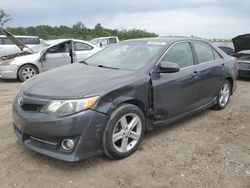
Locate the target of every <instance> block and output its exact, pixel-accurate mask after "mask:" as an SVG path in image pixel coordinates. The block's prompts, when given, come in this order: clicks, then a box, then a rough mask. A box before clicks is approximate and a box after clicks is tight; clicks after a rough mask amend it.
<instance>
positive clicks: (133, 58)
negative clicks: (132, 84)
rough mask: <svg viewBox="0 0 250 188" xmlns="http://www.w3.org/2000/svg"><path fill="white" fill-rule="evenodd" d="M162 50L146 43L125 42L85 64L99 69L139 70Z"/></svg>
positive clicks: (160, 46) (104, 51)
mask: <svg viewBox="0 0 250 188" xmlns="http://www.w3.org/2000/svg"><path fill="white" fill-rule="evenodd" d="M161 48H162V45H153V44H151V43H146V42H141V41H140V42H138V41H137V42H131V41H130V42H123V43H120V44H117V45H113V46H111V47H109V48H106V49H104V50H102V51H100V52H99V53H97V54H95V55H93V56H91V57H90V58H88V59H87V60H85V61H84V62H83V63H86V64H88V65H95V66H99V67H106V68H114V69H125V70H138V69H140V68H142V67H143V66H145V65H146V64H147V63H149V62H150V60H151V59H152V58H153V57H154V56H155V55H156V54H157V52H158V51H159V50H160V49H161Z"/></svg>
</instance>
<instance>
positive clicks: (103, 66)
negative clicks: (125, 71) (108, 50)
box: [97, 65, 118, 70]
mask: <svg viewBox="0 0 250 188" xmlns="http://www.w3.org/2000/svg"><path fill="white" fill-rule="evenodd" d="M97 67H102V68H107V69H115V70H118V68H115V67H108V66H105V65H97Z"/></svg>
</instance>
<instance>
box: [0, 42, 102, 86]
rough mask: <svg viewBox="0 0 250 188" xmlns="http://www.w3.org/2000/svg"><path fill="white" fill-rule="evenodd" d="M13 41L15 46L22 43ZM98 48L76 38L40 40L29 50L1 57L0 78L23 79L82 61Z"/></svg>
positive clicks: (98, 49)
mask: <svg viewBox="0 0 250 188" xmlns="http://www.w3.org/2000/svg"><path fill="white" fill-rule="evenodd" d="M12 39H13V38H12ZM13 42H15V43H16V44H17V46H20V44H21V45H24V44H23V43H20V41H18V40H14V41H13ZM27 48H28V47H27ZM100 50H101V48H98V47H96V46H94V45H92V44H90V43H89V42H86V41H82V40H76V39H58V40H50V41H46V42H42V43H40V44H38V45H37V46H34V47H32V48H30V49H29V50H28V49H27V50H24V51H22V52H21V53H17V54H12V55H8V56H4V57H2V58H1V59H0V78H3V79H17V78H18V79H20V80H21V81H25V80H27V79H29V78H31V77H33V76H35V75H36V74H38V73H41V72H44V71H47V70H50V69H53V68H56V67H59V66H63V65H67V64H71V63H75V62H80V61H83V60H85V59H86V58H88V57H89V56H91V55H93V54H95V53H96V52H98V51H100Z"/></svg>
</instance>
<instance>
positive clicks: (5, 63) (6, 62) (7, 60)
mask: <svg viewBox="0 0 250 188" xmlns="http://www.w3.org/2000/svg"><path fill="white" fill-rule="evenodd" d="M13 60H14V59H6V60H1V61H0V65H9V64H10V63H11V62H12V61H13Z"/></svg>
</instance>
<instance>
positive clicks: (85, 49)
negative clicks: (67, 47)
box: [73, 41, 94, 62]
mask: <svg viewBox="0 0 250 188" xmlns="http://www.w3.org/2000/svg"><path fill="white" fill-rule="evenodd" d="M73 43H74V52H75V55H76V61H77V62H80V61H83V60H85V59H87V58H88V57H89V56H91V55H92V54H93V53H94V52H93V47H92V46H90V45H88V44H86V43H84V42H78V41H74V42H73Z"/></svg>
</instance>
